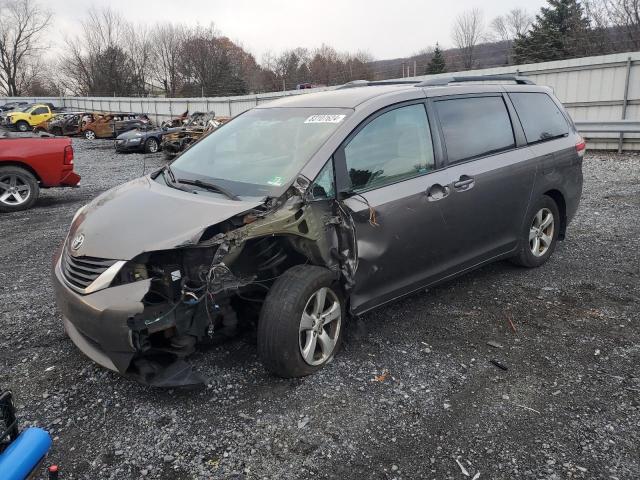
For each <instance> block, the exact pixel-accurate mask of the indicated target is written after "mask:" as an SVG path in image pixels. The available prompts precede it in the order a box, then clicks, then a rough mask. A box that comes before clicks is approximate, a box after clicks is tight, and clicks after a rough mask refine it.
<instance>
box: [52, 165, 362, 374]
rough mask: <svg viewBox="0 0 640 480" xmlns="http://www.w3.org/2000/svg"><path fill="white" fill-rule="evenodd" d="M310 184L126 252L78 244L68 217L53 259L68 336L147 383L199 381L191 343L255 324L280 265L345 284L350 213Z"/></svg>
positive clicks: (351, 266) (352, 258)
mask: <svg viewBox="0 0 640 480" xmlns="http://www.w3.org/2000/svg"><path fill="white" fill-rule="evenodd" d="M308 187H309V181H308V180H307V179H306V178H305V177H302V176H300V177H298V178H297V180H296V181H295V182H294V183H293V185H292V186H291V187H290V188H289V189H287V190H286V192H285V193H284V194H283V195H281V196H280V197H278V198H267V199H266V200H265V201H264V202H263V203H259V204H256V205H255V206H253V207H251V208H248V209H246V210H243V211H241V212H238V213H235V214H233V215H231V216H230V217H229V218H225V219H224V220H221V221H219V222H217V223H213V224H210V225H206V228H202V227H200V228H199V229H197V230H193V231H191V232H190V233H189V234H188V235H187V236H184V237H177V236H174V237H173V238H174V240H173V241H174V242H175V243H174V244H173V245H171V246H170V247H169V246H167V248H159V249H154V250H150V251H145V252H143V253H140V254H137V255H132V258H130V259H129V260H105V259H101V258H96V257H93V256H90V255H86V254H83V250H82V243H83V242H84V241H88V239H85V238H84V236H83V233H81V230H82V227H78V225H79V224H81V220H82V218H80V219H79V221H74V226H72V230H71V233H70V235H69V238H68V239H67V241H66V242H65V245H64V246H63V248H62V250H61V252H60V254H59V255H58V257H57V259H56V264H55V279H56V280H57V281H56V282H55V283H56V291H57V297H58V305H59V307H60V309H61V311H62V314H63V317H64V323H65V329H66V331H67V333H68V334H69V336H70V338H71V339H72V340H73V341H74V343H75V344H76V345H77V346H78V347H79V348H80V349H81V350H82V351H83V352H84V353H85V354H86V355H87V356H89V357H90V358H92V359H93V360H94V361H96V362H97V363H99V364H101V365H103V366H105V367H107V368H110V369H112V370H115V371H117V372H119V373H121V374H123V375H125V376H128V377H132V378H134V379H136V380H138V381H140V382H142V383H145V384H149V385H153V386H159V387H164V386H186V385H195V384H200V383H203V382H206V379H205V378H203V377H202V376H201V375H199V374H198V373H196V372H194V371H192V369H191V366H190V364H189V363H187V362H186V361H185V358H186V357H187V356H189V355H191V354H192V353H194V351H195V350H196V348H197V346H198V345H207V344H209V345H210V344H217V343H219V342H221V341H224V340H225V339H228V338H231V337H234V336H236V335H237V334H238V333H239V332H240V331H245V330H251V329H252V328H255V325H256V323H257V321H258V317H259V314H260V309H261V306H262V303H263V301H264V299H265V297H266V295H267V293H268V291H269V289H270V287H271V285H272V284H273V282H274V281H275V280H276V279H277V278H278V277H279V276H280V275H282V273H283V272H285V271H286V270H287V269H289V268H291V267H292V266H294V265H300V264H311V265H319V266H323V267H326V268H328V269H329V270H331V271H333V272H335V274H336V278H339V279H340V282H341V284H342V285H343V288H344V290H345V291H348V290H349V289H350V288H351V284H352V281H353V273H354V271H355V268H356V259H357V253H356V251H355V248H356V247H355V245H356V244H355V238H354V231H353V224H352V220H351V218H350V217H349V216H348V215H347V214H346V213H344V210H343V209H342V208H341V206H340V204H339V203H338V202H337V201H336V200H333V199H331V200H322V201H314V200H313V198H311V196H310V195H309V194H307V192H309V191H311V190H312V189H310V188H308ZM165 208H171V207H170V206H165ZM194 208H195V207H194ZM85 213H86V212H85ZM83 215H84V213H82V214H81V215H80V217H82V216H83ZM78 243H80V246H78ZM77 246H78V247H77ZM159 246H162V245H159ZM76 247H77V248H76ZM84 253H91V252H90V251H89V252H84Z"/></svg>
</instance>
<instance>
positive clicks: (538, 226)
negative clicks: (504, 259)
mask: <svg viewBox="0 0 640 480" xmlns="http://www.w3.org/2000/svg"><path fill="white" fill-rule="evenodd" d="M559 232H560V213H559V211H558V206H557V205H556V202H555V201H554V200H553V199H552V198H551V197H548V196H546V195H543V196H542V197H541V198H540V199H539V200H538V201H537V202H535V203H534V204H533V205H532V206H531V208H530V209H529V212H528V213H527V219H526V222H525V225H524V228H523V231H522V233H521V238H520V250H519V252H518V254H517V255H516V256H515V257H514V258H513V259H512V261H513V263H515V264H517V265H520V266H523V267H528V268H533V267H539V266H540V265H542V264H543V263H545V262H546V261H547V260H549V257H551V254H553V251H554V250H555V248H556V243H557V242H558V233H559Z"/></svg>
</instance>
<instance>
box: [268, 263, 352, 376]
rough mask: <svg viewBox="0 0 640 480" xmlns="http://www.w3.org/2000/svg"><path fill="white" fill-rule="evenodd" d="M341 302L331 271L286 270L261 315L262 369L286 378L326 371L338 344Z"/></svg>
mask: <svg viewBox="0 0 640 480" xmlns="http://www.w3.org/2000/svg"><path fill="white" fill-rule="evenodd" d="M344 304H345V302H344V299H343V296H342V293H341V291H340V288H339V285H338V283H337V281H336V275H335V274H334V273H333V272H331V271H330V270H327V269H326V268H323V267H317V266H312V265H298V266H295V267H292V268H290V269H289V270H287V271H286V272H284V273H283V274H282V275H281V276H280V277H279V278H278V279H277V280H276V281H275V283H274V284H273V286H272V287H271V289H270V290H269V293H268V294H267V297H266V299H265V302H264V304H263V306H262V310H261V312H260V320H259V323H258V354H259V355H260V358H261V359H262V363H263V364H264V366H265V367H266V368H267V369H268V370H269V371H270V372H272V373H274V374H275V375H278V376H280V377H284V378H293V377H302V376H305V375H309V374H311V373H314V372H316V371H318V370H320V369H321V368H322V367H324V366H325V365H326V364H327V363H328V362H330V361H331V360H332V359H333V357H334V355H335V354H336V352H337V351H338V350H339V349H340V345H341V343H342V337H343V332H344V323H345V322H344V320H345V317H346V315H345V308H344Z"/></svg>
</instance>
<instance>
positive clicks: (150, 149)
mask: <svg viewBox="0 0 640 480" xmlns="http://www.w3.org/2000/svg"><path fill="white" fill-rule="evenodd" d="M159 149H160V144H159V143H158V140H157V139H156V138H154V137H150V138H149V139H148V140H147V141H146V142H145V144H144V151H145V152H147V153H156V152H157V151H158V150H159Z"/></svg>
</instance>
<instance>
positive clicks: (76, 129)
mask: <svg viewBox="0 0 640 480" xmlns="http://www.w3.org/2000/svg"><path fill="white" fill-rule="evenodd" d="M90 115H92V114H91V113H89V112H60V113H56V114H55V115H54V116H53V117H52V118H50V119H49V120H47V121H45V122H42V123H40V124H38V125H36V126H35V128H34V129H33V131H34V132H36V133H38V132H47V133H50V134H52V135H57V136H62V135H67V136H74V135H78V134H80V132H81V128H82V119H83V118H84V117H87V116H90Z"/></svg>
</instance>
